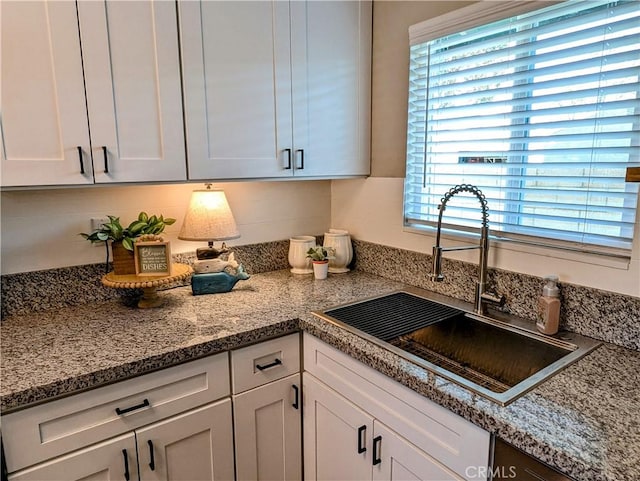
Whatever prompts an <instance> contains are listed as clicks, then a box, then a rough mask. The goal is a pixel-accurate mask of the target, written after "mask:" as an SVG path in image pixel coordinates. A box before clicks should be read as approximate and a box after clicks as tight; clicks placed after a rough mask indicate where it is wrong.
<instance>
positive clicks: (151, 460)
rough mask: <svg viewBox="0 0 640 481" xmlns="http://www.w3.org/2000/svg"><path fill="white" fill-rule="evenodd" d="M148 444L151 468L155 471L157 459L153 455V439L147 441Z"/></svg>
mask: <svg viewBox="0 0 640 481" xmlns="http://www.w3.org/2000/svg"><path fill="white" fill-rule="evenodd" d="M147 444H148V445H149V468H150V469H151V471H155V470H156V459H155V457H154V455H153V442H152V441H151V439H149V440H148V441H147Z"/></svg>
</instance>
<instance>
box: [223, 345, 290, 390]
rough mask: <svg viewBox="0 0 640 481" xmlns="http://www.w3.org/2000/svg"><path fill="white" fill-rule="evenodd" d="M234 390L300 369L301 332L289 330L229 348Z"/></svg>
mask: <svg viewBox="0 0 640 481" xmlns="http://www.w3.org/2000/svg"><path fill="white" fill-rule="evenodd" d="M231 365H232V367H233V369H232V379H233V393H234V394H237V393H240V392H243V391H246V390H248V389H252V388H254V387H257V386H261V385H263V384H266V383H268V382H271V381H275V380H277V379H281V378H283V377H286V376H289V375H290V374H294V373H296V372H299V371H300V335H299V334H298V333H296V334H290V335H288V336H285V337H280V338H278V339H272V340H271V341H265V342H261V343H259V344H254V345H253V346H247V347H243V348H242V349H238V350H237V351H232V352H231Z"/></svg>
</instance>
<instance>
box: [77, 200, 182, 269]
mask: <svg viewBox="0 0 640 481" xmlns="http://www.w3.org/2000/svg"><path fill="white" fill-rule="evenodd" d="M107 217H108V218H109V222H107V223H105V224H102V225H101V226H100V228H99V229H96V230H94V231H93V232H91V233H90V234H85V233H84V232H81V233H80V235H81V236H82V237H84V238H85V239H87V240H88V241H90V242H91V243H95V242H104V243H105V245H106V244H107V243H108V241H111V250H112V252H113V271H114V272H115V273H116V274H135V273H136V267H135V263H134V256H133V243H134V241H135V240H136V239H137V238H138V237H141V236H143V235H154V234H160V233H161V232H162V231H164V228H165V227H166V226H168V225H171V224H173V223H174V222H175V221H176V220H175V219H172V218H170V217H167V218H165V217H163V216H162V215H161V216H156V215H152V216H149V215H147V213H146V212H140V214H138V218H137V219H136V220H134V221H133V222H131V224H129V225H128V226H127V227H123V226H122V224H121V223H120V218H119V217H115V216H113V215H108V216H107ZM106 263H107V264H108V263H109V249H108V248H107V261H106Z"/></svg>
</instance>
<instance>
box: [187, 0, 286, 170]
mask: <svg viewBox="0 0 640 481" xmlns="http://www.w3.org/2000/svg"><path fill="white" fill-rule="evenodd" d="M179 8H180V26H181V29H180V30H181V32H180V35H181V46H182V61H183V75H184V101H185V119H186V132H187V151H188V157H189V178H190V179H233V178H264V177H281V176H291V173H292V171H293V165H292V163H293V153H292V151H291V149H292V139H291V136H292V130H291V73H290V39H289V31H290V30H289V3H288V2H282V1H273V2H270V1H253V2H252V1H248V2H234V1H221V2H211V1H203V2H195V1H189V2H180V3H179ZM287 149H289V150H287Z"/></svg>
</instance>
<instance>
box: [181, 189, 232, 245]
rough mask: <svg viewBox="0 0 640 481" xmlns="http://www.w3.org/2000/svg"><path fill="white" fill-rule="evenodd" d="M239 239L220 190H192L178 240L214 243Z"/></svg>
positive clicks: (230, 213)
mask: <svg viewBox="0 0 640 481" xmlns="http://www.w3.org/2000/svg"><path fill="white" fill-rule="evenodd" d="M238 237H240V232H238V227H237V226H236V221H235V219H234V218H233V213H232V212H231V208H230V207H229V202H227V196H225V195H224V191H222V190H214V189H208V190H194V191H193V192H192V193H191V201H190V202H189V208H188V209H187V213H186V214H185V216H184V220H183V221H182V228H181V229H180V234H178V239H182V240H189V241H214V240H220V241H222V240H227V239H237V238H238Z"/></svg>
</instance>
